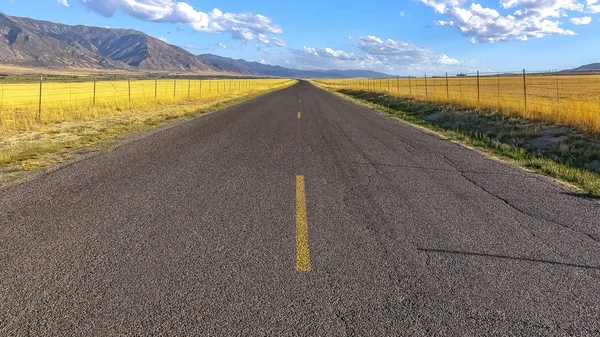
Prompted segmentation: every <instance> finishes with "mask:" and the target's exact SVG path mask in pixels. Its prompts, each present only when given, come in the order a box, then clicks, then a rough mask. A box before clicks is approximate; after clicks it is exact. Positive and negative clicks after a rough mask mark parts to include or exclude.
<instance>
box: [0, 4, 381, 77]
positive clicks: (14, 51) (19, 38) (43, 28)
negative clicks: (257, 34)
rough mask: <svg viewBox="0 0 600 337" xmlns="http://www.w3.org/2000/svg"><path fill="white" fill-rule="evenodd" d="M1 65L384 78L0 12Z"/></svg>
mask: <svg viewBox="0 0 600 337" xmlns="http://www.w3.org/2000/svg"><path fill="white" fill-rule="evenodd" d="M0 64H6V65H15V66H20V67H29V68H32V67H35V68H51V69H61V70H62V69H99V70H119V69H123V70H141V71H164V72H192V73H207V72H209V73H228V74H240V75H247V76H272V77H290V78H325V77H338V78H351V77H377V78H380V77H389V75H386V74H383V73H379V72H374V71H370V70H299V69H291V68H285V67H280V66H272V65H268V64H261V63H258V62H249V61H244V60H234V59H231V58H227V57H221V56H217V55H212V54H204V55H198V56H196V55H193V54H192V53H190V52H188V51H186V50H185V49H183V48H180V47H177V46H173V45H170V44H168V43H165V42H163V41H161V40H159V39H157V38H154V37H152V36H149V35H147V34H144V33H142V32H139V31H136V30H133V29H111V28H101V27H88V26H81V25H79V26H68V25H63V24H60V23H53V22H49V21H41V20H34V19H29V18H22V17H15V16H8V15H5V14H3V13H0Z"/></svg>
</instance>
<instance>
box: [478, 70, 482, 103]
mask: <svg viewBox="0 0 600 337" xmlns="http://www.w3.org/2000/svg"><path fill="white" fill-rule="evenodd" d="M480 101H481V91H480V90H479V70H477V103H479V102H480Z"/></svg>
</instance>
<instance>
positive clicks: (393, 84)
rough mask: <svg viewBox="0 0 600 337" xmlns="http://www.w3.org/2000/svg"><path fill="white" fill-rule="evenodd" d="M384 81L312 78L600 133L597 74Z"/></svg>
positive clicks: (521, 73) (334, 86) (599, 78)
mask: <svg viewBox="0 0 600 337" xmlns="http://www.w3.org/2000/svg"><path fill="white" fill-rule="evenodd" d="M393 79H395V81H392V80H391V78H383V79H366V78H360V79H324V80H315V82H317V83H320V84H322V85H323V86H325V87H329V88H331V89H334V90H339V89H350V90H358V91H372V92H379V93H385V94H389V95H392V96H402V97H408V98H413V99H417V100H425V101H435V102H442V103H456V104H459V105H463V106H466V107H476V108H489V109H492V110H495V111H499V112H502V113H509V114H518V115H520V116H524V117H526V118H531V119H538V120H545V121H549V122H552V123H558V124H568V125H576V126H579V127H582V128H583V129H585V130H588V131H593V132H600V75H562V74H560V73H528V72H526V71H525V70H523V71H519V72H514V73H486V74H484V73H480V72H479V71H478V72H476V73H472V74H455V75H454V76H450V75H449V74H443V75H442V76H429V75H424V76H423V77H414V76H408V77H395V78H393Z"/></svg>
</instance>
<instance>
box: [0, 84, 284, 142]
mask: <svg viewBox="0 0 600 337" xmlns="http://www.w3.org/2000/svg"><path fill="white" fill-rule="evenodd" d="M289 83H291V80H288V79H220V80H196V79H159V80H119V81H107V80H97V81H86V82H81V81H74V82H64V81H51V80H43V81H42V83H41V94H40V83H14V84H13V83H0V132H1V131H27V130H38V129H40V128H43V127H44V126H45V125H49V124H52V123H56V122H68V121H72V120H86V119H95V118H98V117H101V116H106V115H111V114H112V115H114V114H120V113H124V112H126V111H142V110H145V109H151V108H154V107H157V106H160V105H168V104H173V103H176V102H180V101H190V102H192V101H193V102H196V101H197V102H199V103H200V102H201V101H211V102H213V101H214V98H235V97H240V96H244V95H247V94H251V93H254V92H259V91H264V90H269V89H274V88H277V87H280V86H284V85H286V84H289ZM40 98H41V99H40Z"/></svg>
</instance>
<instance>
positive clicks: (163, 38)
mask: <svg viewBox="0 0 600 337" xmlns="http://www.w3.org/2000/svg"><path fill="white" fill-rule="evenodd" d="M158 39H159V40H161V41H162V42H164V43H167V38H166V37H164V36H161V37H159V38H158Z"/></svg>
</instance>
